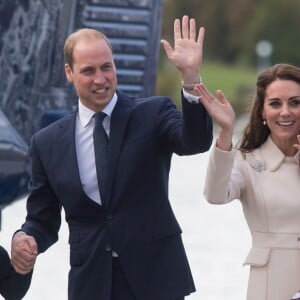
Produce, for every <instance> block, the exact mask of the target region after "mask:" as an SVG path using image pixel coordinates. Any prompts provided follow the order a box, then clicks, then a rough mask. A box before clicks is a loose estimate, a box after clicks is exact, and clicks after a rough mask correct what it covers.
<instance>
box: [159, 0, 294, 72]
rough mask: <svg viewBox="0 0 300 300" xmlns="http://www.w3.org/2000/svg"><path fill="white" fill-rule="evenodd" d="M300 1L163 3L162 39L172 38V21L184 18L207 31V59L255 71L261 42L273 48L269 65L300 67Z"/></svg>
mask: <svg viewBox="0 0 300 300" xmlns="http://www.w3.org/2000/svg"><path fill="white" fill-rule="evenodd" d="M299 12H300V1H299V0H263V1H259V0H226V1H220V0H200V1H195V0H176V1H174V0H165V1H164V18H163V27H162V36H163V37H164V38H169V37H170V36H173V21H174V19H175V18H181V17H182V16H183V15H184V14H187V15H189V16H190V17H193V18H195V19H196V20H197V23H198V25H199V26H200V25H201V26H204V27H205V28H206V37H205V51H206V52H205V53H206V57H207V58H210V59H213V60H220V61H222V62H225V63H230V64H232V63H234V64H236V63H238V64H240V63H243V64H248V65H250V66H252V67H256V53H255V47H256V44H257V42H258V41H260V40H269V41H270V42H271V43H272V44H273V49H274V52H273V55H272V60H271V63H272V64H275V63H279V62H286V63H291V64H296V65H300V55H299V46H300V34H299V28H300V18H299Z"/></svg>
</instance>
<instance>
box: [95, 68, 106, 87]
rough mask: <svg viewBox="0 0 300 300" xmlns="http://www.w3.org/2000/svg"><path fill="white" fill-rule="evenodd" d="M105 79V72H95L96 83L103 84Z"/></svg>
mask: <svg viewBox="0 0 300 300" xmlns="http://www.w3.org/2000/svg"><path fill="white" fill-rule="evenodd" d="M104 81H105V78H104V76H103V73H102V72H101V71H97V72H96V74H95V77H94V83H97V84H102V83H104Z"/></svg>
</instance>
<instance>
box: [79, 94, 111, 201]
mask: <svg viewBox="0 0 300 300" xmlns="http://www.w3.org/2000/svg"><path fill="white" fill-rule="evenodd" d="M116 103H117V94H116V93H115V94H114V96H113V98H112V100H111V101H110V102H109V103H108V104H107V106H106V107H105V108H104V110H103V112H105V113H106V114H107V117H105V119H104V120H103V123H102V124H103V127H104V129H105V131H106V133H107V136H109V131H110V130H109V129H110V118H111V114H112V111H113V109H114V107H115V105H116ZM94 114H95V112H94V111H92V110H91V109H89V108H87V107H86V106H84V105H83V104H82V103H81V101H80V99H79V101H78V114H77V117H76V129H75V144H76V155H77V163H78V168H79V175H80V180H81V184H82V188H83V190H84V192H85V193H86V194H87V195H88V196H89V197H90V198H91V199H92V200H93V201H95V202H96V203H98V204H99V205H101V196H100V192H99V186H98V181H97V174H96V168H95V152H94V142H93V129H94V122H95V120H94V118H93V116H94Z"/></svg>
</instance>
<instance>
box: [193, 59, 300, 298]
mask: <svg viewBox="0 0 300 300" xmlns="http://www.w3.org/2000/svg"><path fill="white" fill-rule="evenodd" d="M256 88H257V89H256V97H255V99H254V104H253V108H252V111H251V113H250V120H249V124H248V125H247V127H246V128H245V130H244V134H243V137H242V140H241V142H240V144H239V146H238V147H236V148H234V147H233V146H232V135H233V129H234V128H233V127H234V119H235V114H234V111H233V109H232V106H231V105H230V103H229V102H228V101H227V100H226V98H225V96H224V94H223V93H222V92H221V91H220V90H219V91H217V94H216V97H214V96H213V95H212V94H211V93H210V92H209V91H208V90H207V89H206V88H205V86H204V85H203V84H199V85H197V86H196V87H195V91H196V92H197V93H198V95H199V96H200V100H201V102H202V103H203V104H204V105H205V107H206V109H207V111H208V112H209V113H210V114H211V116H212V117H213V118H214V120H215V121H216V122H217V123H218V125H219V126H220V132H219V136H218V138H217V141H216V144H215V146H214V147H213V148H212V151H211V154H210V161H209V164H208V170H207V177H206V183H205V190H204V195H205V198H206V199H207V200H208V201H209V202H210V203H213V204H224V203H228V202H230V201H232V200H234V199H239V200H240V201H241V203H242V206H243V211H244V215H245V218H246V221H247V223H248V226H249V229H250V231H251V235H252V248H251V250H250V252H249V255H248V257H247V258H246V260H245V264H246V265H250V276H249V283H248V292H247V300H289V299H291V298H292V297H293V295H294V294H295V293H296V292H297V291H298V290H299V289H300V167H299V157H298V156H299V153H297V151H299V150H300V146H299V144H300V135H299V133H300V68H298V67H295V66H291V65H287V64H279V65H275V66H273V67H270V68H268V69H266V70H265V71H264V72H262V73H261V74H260V75H259V77H258V80H257V84H256Z"/></svg>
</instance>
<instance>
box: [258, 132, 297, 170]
mask: <svg viewBox="0 0 300 300" xmlns="http://www.w3.org/2000/svg"><path fill="white" fill-rule="evenodd" d="M256 151H260V152H261V154H262V156H263V160H264V162H265V164H266V168H267V169H268V170H270V171H271V172H274V171H276V170H277V169H278V168H279V167H280V166H281V164H282V163H283V162H284V160H285V158H286V157H285V155H284V154H283V153H282V152H281V150H280V149H279V148H278V147H277V146H276V144H275V143H274V142H273V140H272V138H271V136H269V137H268V138H267V140H266V141H265V143H264V144H262V146H261V147H260V148H258V149H257V150H255V152H256ZM296 161H297V159H296V155H295V162H296Z"/></svg>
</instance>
